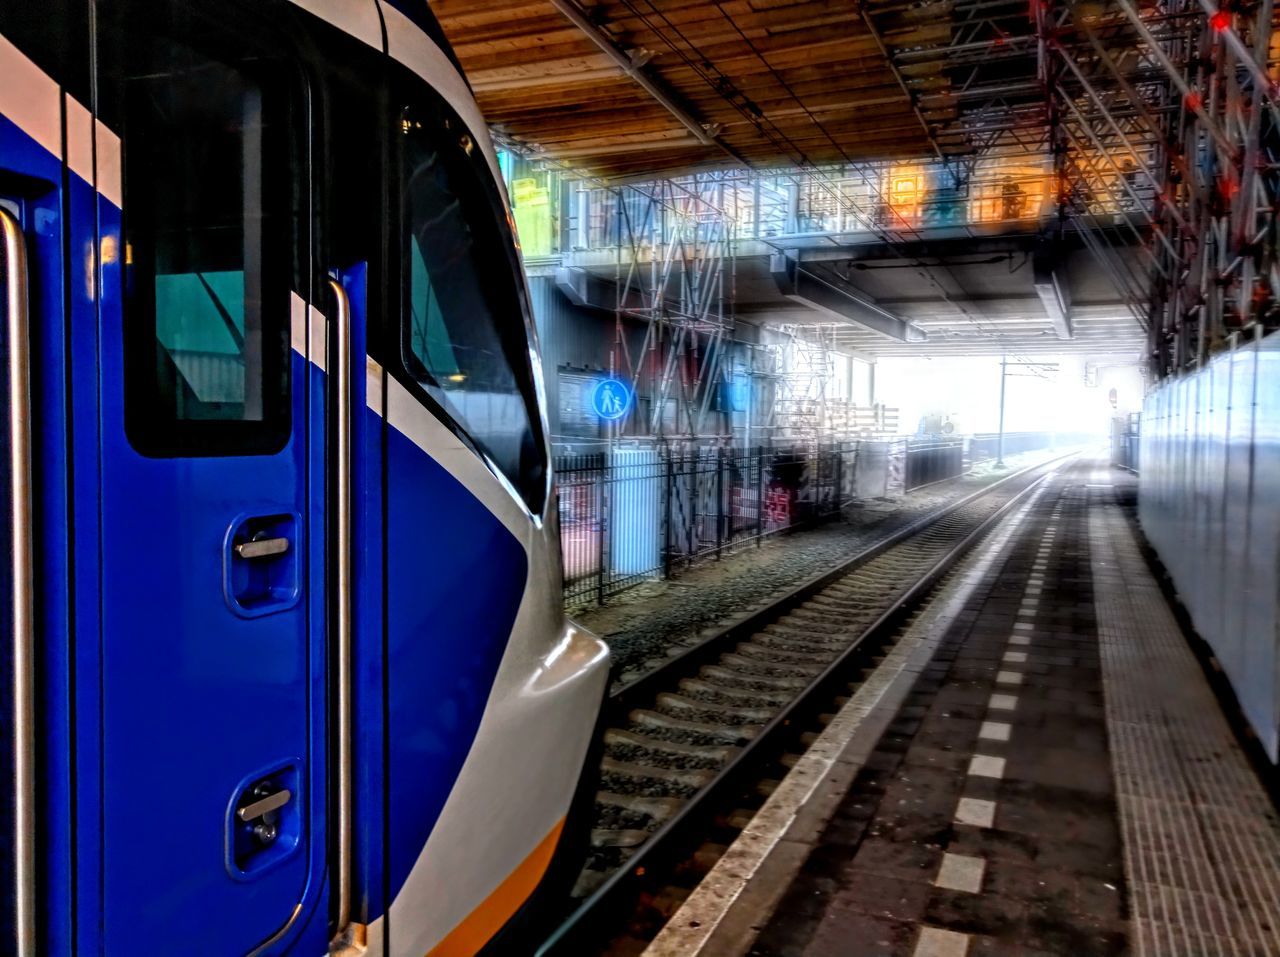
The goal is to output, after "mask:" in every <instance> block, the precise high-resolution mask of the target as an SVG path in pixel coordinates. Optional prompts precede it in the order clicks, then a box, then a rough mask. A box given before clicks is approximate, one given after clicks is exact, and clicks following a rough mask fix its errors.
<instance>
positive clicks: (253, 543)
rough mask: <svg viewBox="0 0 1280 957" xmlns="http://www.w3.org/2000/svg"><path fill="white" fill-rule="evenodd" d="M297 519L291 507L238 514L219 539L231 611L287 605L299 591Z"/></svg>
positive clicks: (250, 612) (261, 611) (249, 612)
mask: <svg viewBox="0 0 1280 957" xmlns="http://www.w3.org/2000/svg"><path fill="white" fill-rule="evenodd" d="M301 525H302V523H301V520H300V518H299V516H298V514H297V513H296V512H284V513H280V514H276V515H248V516H245V515H242V516H239V517H238V518H236V519H234V520H233V521H232V522H231V525H230V527H229V528H228V529H227V531H226V537H225V539H224V541H223V549H224V551H223V569H222V577H223V589H224V592H225V595H226V598H227V603H228V604H229V605H230V606H231V610H232V611H234V612H235V613H236V614H237V615H242V616H246V617H249V618H252V617H255V616H257V615H267V614H271V613H273V612H277V611H284V610H286V609H289V608H293V607H294V606H295V605H296V604H297V602H298V600H299V596H300V595H301V572H300V568H299V565H300V558H301V553H302V552H305V551H306V545H305V544H304V542H305V540H304V539H302V538H300V537H299V535H300V534H301Z"/></svg>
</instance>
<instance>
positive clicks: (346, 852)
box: [329, 279, 353, 936]
mask: <svg viewBox="0 0 1280 957" xmlns="http://www.w3.org/2000/svg"><path fill="white" fill-rule="evenodd" d="M329 288H330V289H332V290H333V298H334V300H335V301H336V302H337V315H336V316H335V321H336V325H337V328H336V329H335V330H334V332H335V334H336V335H335V338H336V341H337V349H336V350H335V355H334V362H333V365H332V367H331V368H330V371H329V381H330V382H331V383H332V387H333V390H334V410H335V411H334V414H335V415H336V416H337V422H336V423H335V425H336V428H335V430H334V445H335V449H334V452H335V460H336V463H335V464H336V466H337V474H336V475H335V476H334V486H333V488H334V499H335V503H336V507H337V515H336V516H335V517H336V522H335V523H334V525H335V528H334V534H335V542H334V548H335V551H336V552H337V575H336V577H337V582H336V585H337V609H336V614H337V621H336V627H335V629H334V637H335V640H336V646H337V648H336V653H337V662H336V665H337V667H336V671H337V684H338V695H337V697H338V713H337V716H336V720H337V724H338V728H337V731H338V768H337V772H338V788H337V792H338V808H337V821H338V825H337V831H338V833H337V844H338V848H337V858H338V859H337V861H336V862H335V864H336V868H337V875H336V883H337V886H338V908H337V923H336V926H337V931H338V935H339V936H341V935H342V934H344V933H345V932H346V929H347V925H348V924H349V923H350V922H351V871H352V864H353V861H352V834H353V827H352V803H353V800H352V762H351V735H352V728H351V723H352V707H351V616H352V611H351V609H352V599H351V561H352V549H351V534H352V529H351V461H352V459H351V381H352V378H351V376H352V373H351V300H349V299H348V298H347V294H346V292H345V290H343V288H342V285H341V284H340V283H339V282H337V281H336V280H334V279H330V280H329Z"/></svg>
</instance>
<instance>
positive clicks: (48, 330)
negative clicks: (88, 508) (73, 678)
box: [0, 15, 66, 957]
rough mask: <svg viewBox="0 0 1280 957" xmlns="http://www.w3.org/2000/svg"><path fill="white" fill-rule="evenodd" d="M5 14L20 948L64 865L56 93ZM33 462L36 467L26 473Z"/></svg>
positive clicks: (11, 662) (8, 715)
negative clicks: (46, 680)
mask: <svg viewBox="0 0 1280 957" xmlns="http://www.w3.org/2000/svg"><path fill="white" fill-rule="evenodd" d="M14 20H15V18H13V17H11V16H2V15H0V27H2V28H3V29H0V77H3V81H0V448H3V450H4V451H3V454H2V455H0V540H2V541H3V542H4V546H3V551H2V554H3V558H0V682H2V683H3V684H2V685H0V686H2V687H3V688H4V691H3V692H2V693H0V696H2V697H3V701H4V709H3V716H2V717H0V755H3V757H2V758H0V761H3V764H0V779H2V780H3V781H4V786H3V789H2V790H0V848H3V855H2V856H3V859H4V866H3V873H2V875H0V940H3V941H5V942H7V943H8V946H9V947H11V948H12V951H10V952H12V953H15V954H18V955H20V957H26V955H33V954H35V953H36V952H37V941H38V940H39V938H40V935H41V933H42V931H43V930H44V926H43V925H42V915H47V914H50V913H52V912H53V911H54V910H55V909H57V902H55V901H53V900H51V899H50V898H49V897H48V896H42V895H41V894H40V887H39V882H40V881H41V880H44V879H48V880H49V881H50V882H51V883H52V882H53V881H54V880H56V878H55V877H54V874H55V873H56V874H57V875H58V876H59V877H60V876H62V875H63V874H64V873H65V871H64V869H63V868H62V867H61V865H62V863H63V857H62V856H61V854H59V853H58V852H59V851H65V847H66V846H65V844H61V843H59V842H57V841H56V840H55V839H54V838H52V837H51V836H50V835H52V834H53V833H54V832H55V831H57V830H58V829H57V827H56V826H52V825H50V824H48V823H47V822H45V821H44V820H43V819H42V818H43V816H42V815H41V813H40V809H41V805H42V802H44V801H46V800H50V799H51V794H52V792H53V791H54V789H55V787H60V786H62V785H63V784H64V782H65V778H64V777H62V775H61V771H62V769H63V767H64V765H63V763H62V762H60V761H58V760H57V758H56V757H55V758H53V759H47V758H46V757H45V755H46V754H47V753H48V752H49V751H50V750H51V749H50V747H49V743H50V742H51V741H54V740H56V741H57V742H58V743H62V739H61V738H60V737H59V735H60V734H61V732H62V730H63V726H62V725H61V723H60V718H61V715H62V712H61V709H58V708H56V707H53V708H51V707H47V700H46V699H45V698H44V695H43V694H42V688H41V685H40V684H39V682H38V676H39V675H40V674H42V673H46V674H52V675H58V674H60V672H59V664H60V663H61V662H62V661H64V660H65V659H64V658H63V657H62V656H63V655H64V653H65V651H64V646H62V645H61V643H60V642H59V641H58V640H57V638H58V636H59V634H60V633H63V632H64V629H65V618H63V617H62V616H63V615H64V614H65V604H64V603H63V602H62V601H60V598H61V595H60V594H59V581H58V572H60V571H61V568H60V561H61V553H60V552H59V551H58V550H57V549H56V548H49V549H44V550H42V551H41V552H37V546H38V541H37V539H38V536H39V535H40V533H41V531H42V530H43V529H42V527H41V526H43V527H45V528H48V527H52V528H53V529H55V530H57V531H61V528H62V527H64V526H61V525H60V520H61V519H63V518H64V515H62V514H61V513H60V512H59V510H58V509H59V500H58V493H59V492H63V493H64V494H65V485H64V484H63V482H62V476H61V474H59V473H58V471H57V468H58V465H59V464H60V462H61V460H62V458H61V455H60V450H61V444H62V442H63V440H64V438H65V431H64V429H65V421H64V419H63V418H62V409H61V406H60V404H59V403H58V402H57V401H56V400H55V401H53V402H49V399H50V397H51V396H57V395H58V394H59V390H60V389H61V388H65V381H64V380H63V379H62V378H61V375H60V363H61V357H62V351H61V343H62V340H61V337H62V335H63V333H64V329H65V327H64V325H63V322H64V299H63V279H62V273H63V263H64V260H63V239H64V232H63V230H64V217H63V190H62V187H63V175H62V171H63V167H62V155H63V136H62V108H63V97H62V92H61V90H60V89H59V87H58V85H57V83H56V82H55V81H54V80H53V79H52V78H51V77H50V76H49V75H48V74H47V73H46V72H45V71H44V69H42V68H41V66H38V65H37V64H36V63H35V62H33V61H32V60H31V59H29V58H28V57H27V56H26V54H25V53H23V52H22V51H21V50H19V48H18V47H17V46H15V45H14V42H13V41H12V40H11V39H10V38H9V37H10V36H11V35H12V36H14V37H15V38H17V39H21V40H24V41H27V42H26V43H24V45H25V46H26V47H27V49H28V50H30V49H31V46H32V44H31V43H30V41H31V40H32V39H33V34H35V31H33V30H31V29H23V30H15V29H14V27H15V26H16V25H19V24H15V23H14ZM20 25H21V26H23V27H28V26H29V25H28V24H20ZM36 35H37V36H38V34H36ZM43 38H44V39H47V36H46V37H43ZM40 52H41V53H45V54H47V53H48V52H49V51H48V50H47V49H42V50H41V51H40ZM50 59H56V57H48V56H45V57H42V61H43V65H44V66H49V65H50V64H49V62H48V61H49V60H50ZM41 460H43V464H44V469H45V470H42V471H40V472H36V468H37V463H38V462H41ZM36 476H38V481H37V480H35V477H36ZM37 554H39V555H40V557H41V558H42V559H43V561H44V562H45V563H46V567H45V569H44V573H43V574H37V572H36V568H35V562H36V557H37ZM38 616H44V617H38ZM45 636H48V640H43V641H42V640H41V639H43V638H45ZM56 681H57V679H56V678H51V679H50V684H51V685H52V684H55V683H56ZM42 769H43V770H44V771H45V773H46V777H45V780H44V781H43V782H42V781H41V780H39V778H38V775H39V773H40V771H41V770H42ZM50 782H56V784H51V783H50ZM42 865H46V866H42Z"/></svg>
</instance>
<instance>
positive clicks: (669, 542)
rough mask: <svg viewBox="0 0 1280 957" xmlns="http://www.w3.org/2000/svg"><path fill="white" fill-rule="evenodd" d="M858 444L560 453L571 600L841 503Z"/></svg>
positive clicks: (597, 598)
mask: <svg viewBox="0 0 1280 957" xmlns="http://www.w3.org/2000/svg"><path fill="white" fill-rule="evenodd" d="M857 445H858V444H857V443H856V442H847V443H842V444H838V445H833V446H824V447H822V448H819V449H812V450H803V449H787V450H779V449H765V448H754V449H726V448H690V449H670V448H664V447H660V446H649V447H636V448H618V449H614V450H613V451H611V452H600V453H592V454H589V455H568V456H559V457H557V459H556V462H555V475H556V488H557V491H558V494H559V501H560V542H561V552H562V554H563V557H564V597H565V601H566V602H567V603H569V604H584V603H587V602H603V601H605V600H606V599H607V598H608V597H609V596H611V595H614V594H616V593H617V592H619V591H621V590H623V589H624V588H627V587H629V586H630V585H633V584H635V583H637V582H639V581H643V580H645V579H653V578H659V577H662V578H665V577H668V576H670V575H671V574H672V572H673V571H675V570H676V569H678V568H684V567H687V566H689V565H691V564H693V563H695V562H697V561H699V560H701V559H704V558H708V557H712V556H716V557H718V556H720V555H722V554H725V553H727V552H730V551H733V550H736V549H739V548H742V547H744V546H746V545H749V544H751V543H752V542H756V543H759V542H760V541H762V540H763V539H764V538H765V537H767V536H769V535H772V534H775V533H776V532H780V531H784V530H786V529H790V528H795V527H797V526H800V525H805V524H810V523H812V522H815V521H818V520H820V519H822V518H825V517H827V516H830V515H834V514H836V513H838V512H839V511H840V509H841V508H842V507H843V506H844V505H845V504H846V503H847V502H848V501H850V500H851V499H852V497H853V494H852V490H853V488H854V480H855V474H856V473H855V469H856V464H857Z"/></svg>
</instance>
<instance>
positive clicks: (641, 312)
mask: <svg viewBox="0 0 1280 957" xmlns="http://www.w3.org/2000/svg"><path fill="white" fill-rule="evenodd" d="M579 190H580V192H581V191H585V192H587V193H589V194H590V195H589V196H588V197H587V203H586V204H585V205H586V208H590V209H595V210H601V211H604V215H603V216H602V217H600V221H598V222H596V223H595V224H593V225H594V226H595V227H596V228H599V227H604V228H605V229H606V234H605V235H604V236H596V238H595V242H593V243H592V245H593V246H594V247H595V248H597V249H598V248H600V247H601V246H602V245H611V246H612V247H613V250H614V262H613V266H614V286H615V294H616V296H615V306H614V315H615V332H614V342H613V348H612V351H611V355H610V363H611V366H612V368H611V371H612V372H624V373H625V374H626V375H627V377H628V378H629V380H630V381H631V383H632V386H633V388H634V389H635V393H636V395H637V396H646V397H648V399H649V403H650V404H649V409H648V420H649V421H648V423H647V426H648V434H649V435H653V436H668V437H683V438H698V437H707V436H708V435H709V434H710V433H709V429H708V422H709V413H710V412H711V411H713V409H714V407H715V404H716V399H717V396H718V394H719V393H720V390H721V388H722V387H723V385H724V384H725V383H726V381H727V374H728V365H727V361H726V360H727V356H728V349H727V345H728V341H729V337H730V335H731V333H732V332H733V323H734V320H733V302H734V289H733V283H734V237H733V224H732V220H731V219H730V217H729V216H728V215H727V214H726V213H725V210H724V199H725V195H724V191H725V183H724V176H723V175H722V174H719V173H714V172H713V173H699V174H694V175H691V176H687V177H682V178H680V179H678V180H676V179H666V180H658V181H656V182H651V183H644V184H640V185H629V186H610V187H591V186H590V185H588V184H586V183H581V184H579ZM589 241H590V240H589ZM637 321H639V322H642V323H643V324H644V335H643V338H642V340H641V344H640V346H639V347H638V348H633V347H632V344H631V343H630V342H629V335H628V328H629V327H630V326H631V325H632V324H633V323H634V322H637Z"/></svg>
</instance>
